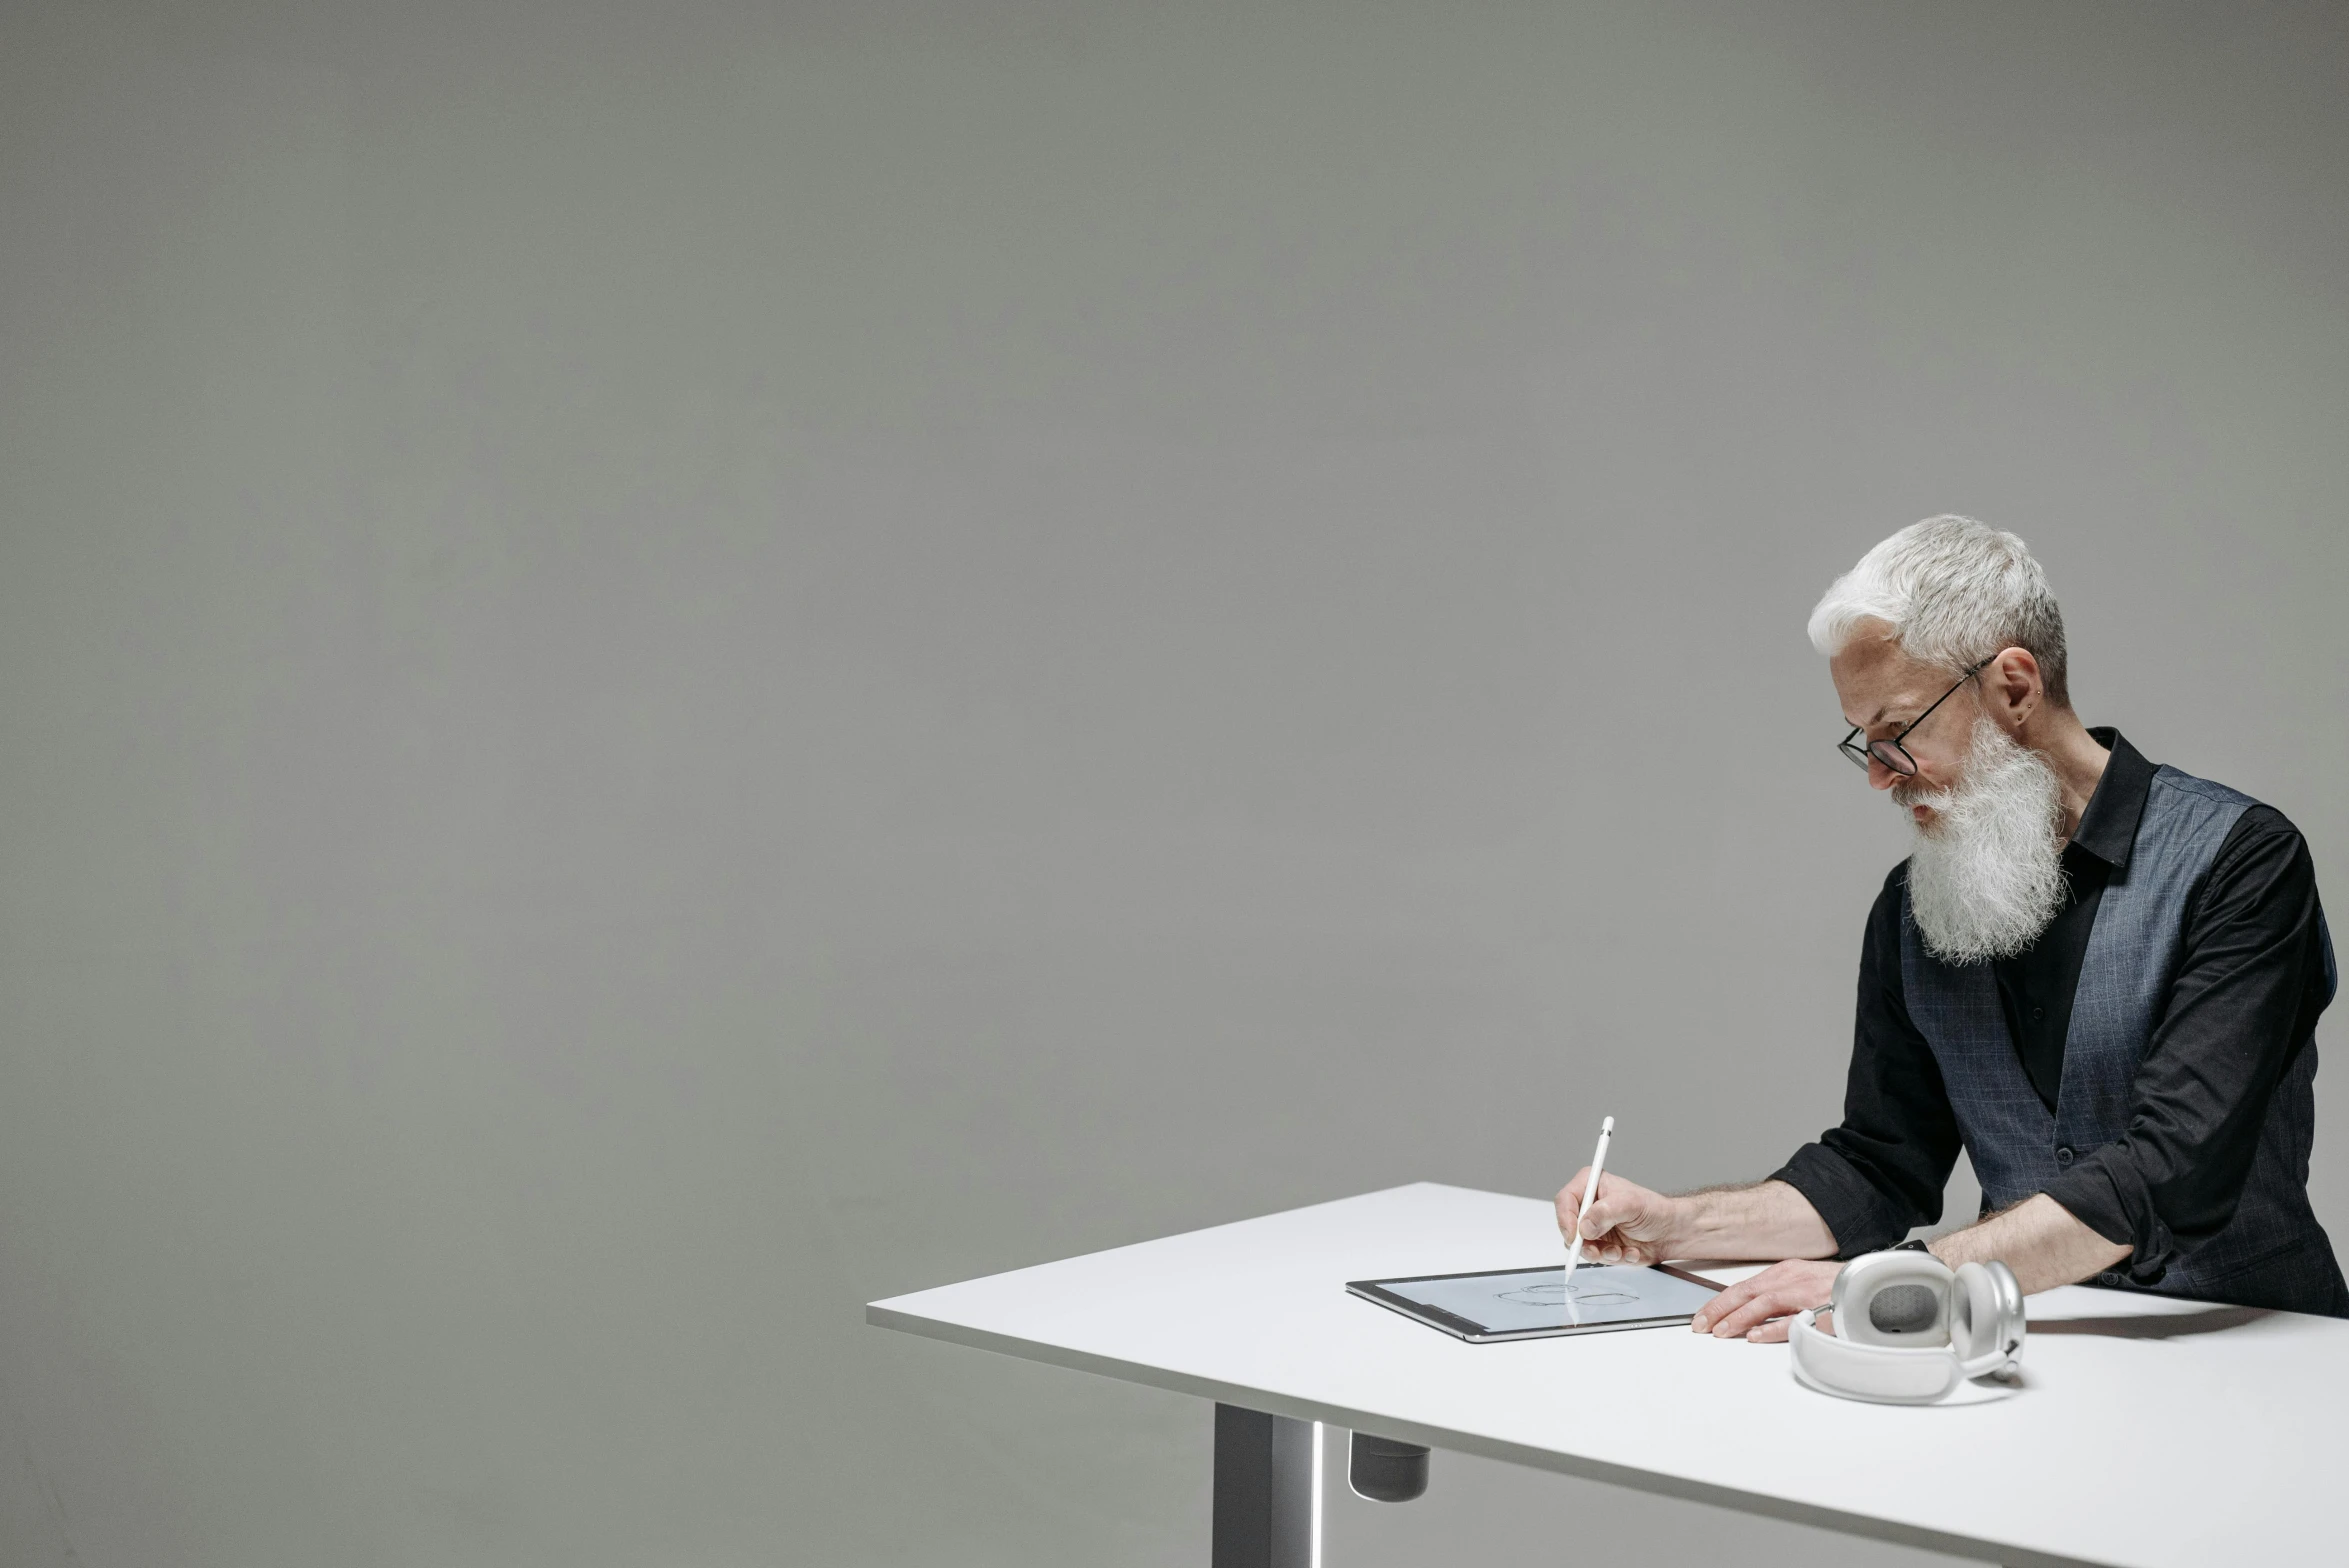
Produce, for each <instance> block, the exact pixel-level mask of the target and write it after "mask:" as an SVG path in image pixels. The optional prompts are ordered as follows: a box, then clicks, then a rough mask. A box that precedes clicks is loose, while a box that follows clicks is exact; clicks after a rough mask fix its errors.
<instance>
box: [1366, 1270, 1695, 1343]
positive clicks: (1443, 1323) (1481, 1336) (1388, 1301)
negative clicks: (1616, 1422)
mask: <svg viewBox="0 0 2349 1568" xmlns="http://www.w3.org/2000/svg"><path fill="white" fill-rule="evenodd" d="M1618 1266H1620V1265H1618ZM1644 1266H1645V1267H1647V1268H1651V1269H1654V1270H1655V1271H1656V1272H1657V1273H1659V1274H1669V1275H1671V1276H1672V1277H1673V1278H1674V1279H1679V1280H1686V1281H1688V1283H1690V1284H1691V1285H1702V1286H1704V1287H1705V1289H1707V1290H1711V1291H1719V1290H1721V1289H1722V1288H1723V1287H1722V1286H1720V1285H1717V1284H1715V1283H1713V1281H1711V1280H1709V1279H1706V1278H1705V1277H1704V1276H1703V1275H1701V1274H1691V1273H1690V1272H1689V1271H1688V1270H1686V1269H1682V1268H1674V1267H1673V1266H1672V1265H1671V1264H1669V1263H1650V1264H1646V1265H1644ZM1547 1267H1548V1265H1546V1264H1538V1263H1537V1264H1535V1265H1534V1266H1533V1267H1531V1268H1514V1269H1467V1270H1463V1271H1462V1272H1460V1273H1458V1274H1397V1275H1395V1276H1394V1277H1392V1278H1390V1279H1354V1280H1348V1281H1347V1282H1346V1293H1347V1294H1348V1295H1352V1296H1360V1297H1361V1298H1362V1299H1363V1300H1364V1301H1369V1302H1374V1303H1376V1304H1377V1305H1379V1306H1382V1307H1384V1308H1386V1309H1387V1310H1388V1311H1389V1312H1399V1313H1401V1314H1402V1315H1403V1316H1405V1317H1407V1318H1410V1319H1411V1320H1412V1321H1413V1322H1416V1323H1424V1324H1426V1325H1427V1326H1428V1327H1429V1328H1432V1329H1440V1330H1442V1331H1443V1332H1444V1333H1446V1334H1449V1335H1451V1336H1452V1337H1453V1338H1454V1339H1464V1340H1466V1341H1468V1343H1470V1344H1472V1345H1491V1344H1497V1343H1499V1342H1500V1341H1502V1340H1505V1339H1560V1338H1563V1337H1564V1336H1566V1335H1568V1334H1612V1333H1614V1332H1615V1331H1616V1330H1617V1329H1626V1328H1665V1327H1668V1326H1670V1325H1671V1324H1674V1323H1686V1322H1688V1321H1690V1320H1691V1319H1692V1318H1694V1317H1695V1316H1696V1314H1695V1313H1693V1312H1680V1313H1671V1314H1667V1315H1665V1316H1663V1317H1655V1318H1622V1319H1619V1320H1617V1321H1615V1322H1612V1323H1561V1324H1559V1325H1558V1326H1557V1327H1555V1328H1505V1329H1488V1328H1484V1327H1482V1326H1480V1325H1478V1324H1476V1323H1472V1322H1470V1321H1469V1320H1468V1319H1466V1318H1464V1317H1459V1316H1456V1315H1455V1314H1453V1313H1450V1312H1446V1311H1445V1310H1444V1309H1443V1308H1441V1307H1431V1306H1429V1305H1427V1304H1426V1303H1425V1302H1419V1301H1413V1300H1411V1299H1410V1298H1409V1297H1407V1296H1398V1295H1396V1294H1394V1293H1393V1292H1392V1291H1390V1290H1388V1289H1387V1288H1386V1287H1387V1286H1389V1285H1418V1284H1423V1283H1425V1282H1427V1281H1429V1280H1438V1279H1492V1278H1496V1277H1498V1276H1500V1275H1503V1274H1534V1273H1539V1272H1541V1271H1542V1270H1544V1269H1545V1268H1547Z"/></svg>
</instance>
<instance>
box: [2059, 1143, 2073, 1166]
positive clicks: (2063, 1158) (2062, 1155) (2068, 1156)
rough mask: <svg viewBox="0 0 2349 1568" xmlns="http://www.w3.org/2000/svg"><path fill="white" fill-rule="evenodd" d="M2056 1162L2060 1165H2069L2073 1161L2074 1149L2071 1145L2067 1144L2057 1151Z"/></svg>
mask: <svg viewBox="0 0 2349 1568" xmlns="http://www.w3.org/2000/svg"><path fill="white" fill-rule="evenodd" d="M2055 1163H2056V1164H2058V1165H2069V1164H2071V1163H2072V1151H2071V1146H2070V1145H2068V1144H2067V1145H2065V1146H2064V1147H2062V1148H2059V1149H2057V1150H2056V1151H2055Z"/></svg>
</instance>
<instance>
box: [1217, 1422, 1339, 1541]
mask: <svg viewBox="0 0 2349 1568" xmlns="http://www.w3.org/2000/svg"><path fill="white" fill-rule="evenodd" d="M1210 1561H1211V1562H1212V1564H1213V1568H1320V1565H1321V1424H1320V1423H1319V1422H1316V1421H1292V1420H1290V1419H1289V1418H1288V1417H1286V1416H1268V1415H1265V1414H1264V1413H1263V1412H1261V1411H1256V1410H1243V1409H1241V1408H1240V1407H1239V1406H1238V1405H1217V1406H1216V1407H1215V1547H1214V1552H1213V1555H1212V1557H1211V1559H1210Z"/></svg>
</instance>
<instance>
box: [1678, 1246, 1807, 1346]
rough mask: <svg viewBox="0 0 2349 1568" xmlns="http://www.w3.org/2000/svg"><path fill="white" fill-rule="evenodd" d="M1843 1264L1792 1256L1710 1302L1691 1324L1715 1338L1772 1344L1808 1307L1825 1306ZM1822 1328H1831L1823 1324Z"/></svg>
mask: <svg viewBox="0 0 2349 1568" xmlns="http://www.w3.org/2000/svg"><path fill="white" fill-rule="evenodd" d="M1842 1271H1843V1265H1842V1264H1840V1263H1832V1262H1812V1261H1811V1260H1809V1259H1807V1258H1789V1259H1787V1260H1786V1261H1785V1262H1784V1263H1773V1264H1771V1265H1770V1266H1769V1267H1768V1268H1766V1269H1764V1270H1762V1272H1761V1273H1759V1274H1756V1275H1755V1276H1754V1277H1753V1278H1751V1279H1742V1280H1739V1281H1738V1282H1737V1283H1736V1284H1734V1285H1731V1286H1730V1287H1728V1288H1727V1289H1726V1290H1724V1291H1722V1292H1721V1294H1719V1295H1718V1296H1715V1297H1714V1298H1713V1299H1712V1300H1710V1301H1708V1302H1706V1303H1705V1304H1704V1307H1703V1309H1702V1310H1700V1311H1699V1312H1698V1313H1697V1315H1696V1317H1695V1319H1694V1320H1693V1321H1692V1322H1691V1323H1690V1324H1689V1325H1688V1326H1689V1327H1690V1328H1692V1329H1694V1330H1695V1331H1696V1332H1697V1333H1699V1334H1711V1335H1712V1336H1713V1337H1714V1338H1715V1339H1738V1338H1743V1339H1747V1340H1751V1341H1752V1342H1753V1343H1755V1344H1757V1345H1771V1344H1776V1343H1777V1342H1778V1341H1780V1340H1782V1339H1784V1338H1785V1337H1786V1331H1787V1327H1788V1324H1789V1321H1790V1319H1791V1318H1792V1317H1793V1315H1794V1314H1795V1313H1797V1312H1800V1311H1803V1310H1804V1309H1805V1308H1807V1307H1824V1306H1826V1305H1827V1301H1828V1298H1829V1297H1831V1296H1832V1295H1834V1294H1835V1276H1836V1275H1837V1274H1839V1273H1841V1272H1842ZM1819 1326H1820V1327H1821V1328H1825V1327H1826V1326H1827V1321H1826V1320H1824V1319H1823V1320H1821V1322H1820V1325H1819Z"/></svg>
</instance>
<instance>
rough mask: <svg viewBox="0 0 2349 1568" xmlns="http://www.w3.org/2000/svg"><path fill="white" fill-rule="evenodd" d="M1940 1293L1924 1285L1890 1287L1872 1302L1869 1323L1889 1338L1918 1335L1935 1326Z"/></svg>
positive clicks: (1883, 1290)
mask: <svg viewBox="0 0 2349 1568" xmlns="http://www.w3.org/2000/svg"><path fill="white" fill-rule="evenodd" d="M1940 1308H1941V1296H1940V1293H1939V1292H1937V1291H1935V1290H1933V1289H1931V1288H1930V1287H1928V1286H1924V1285H1887V1286H1885V1287H1884V1288H1883V1289H1882V1290H1880V1291H1878V1292H1876V1294H1875V1295H1874V1296H1873V1297H1872V1298H1870V1300H1869V1302H1868V1321H1869V1323H1871V1324H1873V1325H1874V1326H1875V1327H1876V1328H1877V1329H1879V1330H1881V1331H1882V1332H1884V1333H1887V1334H1915V1333H1918V1332H1920V1331H1922V1330H1925V1329H1929V1328H1931V1327H1932V1326H1933V1316H1934V1314H1935V1313H1936V1312H1938V1311H1939V1310H1940Z"/></svg>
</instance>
